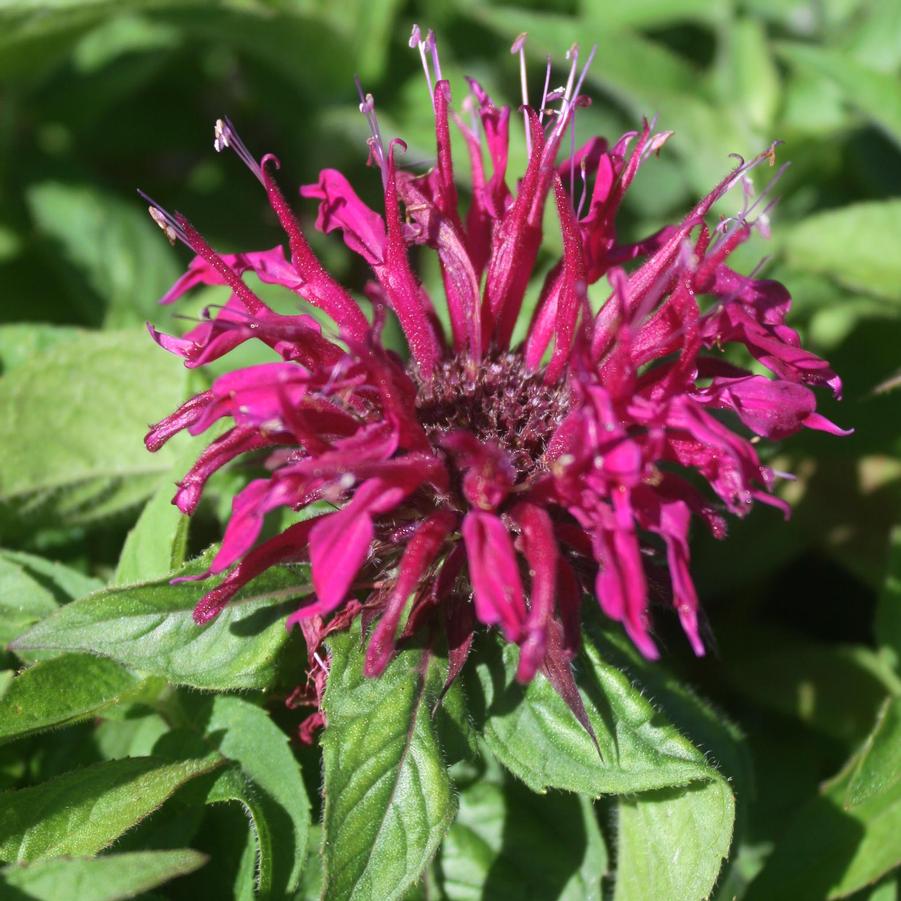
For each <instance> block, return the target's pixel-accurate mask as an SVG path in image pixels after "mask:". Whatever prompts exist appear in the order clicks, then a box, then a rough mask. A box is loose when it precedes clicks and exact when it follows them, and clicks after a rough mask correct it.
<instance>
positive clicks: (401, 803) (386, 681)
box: [322, 630, 456, 901]
mask: <svg viewBox="0 0 901 901" xmlns="http://www.w3.org/2000/svg"><path fill="white" fill-rule="evenodd" d="M329 648H330V651H331V667H330V672H329V679H328V688H327V690H326V695H325V701H324V710H325V714H326V717H327V720H328V726H327V728H326V730H325V734H324V736H323V739H322V754H323V770H324V792H325V813H324V815H323V846H322V853H323V864H324V872H323V884H324V888H323V898H325V899H329V901H337V899H354V901H363V899H372V901H389V899H395V898H400V897H402V896H403V894H404V892H405V891H406V889H408V888H409V887H410V886H411V885H412V884H413V883H414V882H416V880H417V879H418V878H419V876H420V874H421V873H422V871H423V870H424V869H425V866H426V864H427V863H428V861H429V859H430V858H431V856H432V855H433V854H434V853H435V850H436V849H437V847H438V845H439V843H440V842H441V839H442V838H443V836H444V833H445V832H446V831H447V828H448V827H449V826H450V824H451V821H452V820H453V818H454V813H455V810H456V805H455V803H454V798H453V792H452V790H451V785H450V780H449V778H448V775H447V772H446V770H445V767H444V764H443V762H442V760H441V754H440V751H439V748H438V744H437V742H436V740H435V734H434V730H433V728H432V722H431V715H430V706H431V703H432V702H433V701H434V700H435V698H436V696H437V694H438V692H439V691H440V690H441V686H442V683H443V673H442V672H441V670H442V669H445V670H446V667H443V668H442V667H441V666H439V665H438V663H437V661H436V660H434V659H433V658H432V656H431V652H430V651H428V650H422V649H409V650H405V651H402V652H401V653H400V654H398V656H397V657H396V659H395V660H394V661H392V663H391V664H390V665H389V667H388V668H387V669H386V670H385V672H384V673H383V674H382V675H381V676H380V677H379V678H377V679H367V678H366V677H365V676H364V675H363V658H364V652H363V649H362V645H361V640H360V633H359V630H355V631H354V633H352V634H347V633H345V634H336V635H333V636H332V637H331V638H330V639H329Z"/></svg>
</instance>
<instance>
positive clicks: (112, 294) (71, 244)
mask: <svg viewBox="0 0 901 901" xmlns="http://www.w3.org/2000/svg"><path fill="white" fill-rule="evenodd" d="M27 197H28V203H29V206H30V208H31V213H32V216H33V217H34V220H35V222H36V224H37V226H38V228H39V229H40V231H42V232H43V233H44V234H45V235H49V236H50V237H51V238H53V240H54V241H55V242H56V243H57V244H59V245H60V247H61V248H62V258H63V259H65V260H66V261H67V262H69V263H70V264H72V265H73V266H75V267H76V269H77V270H78V271H79V272H80V273H81V275H82V276H83V278H84V282H85V283H86V284H87V285H88V286H89V287H90V289H92V291H93V293H94V295H95V303H96V304H97V305H98V306H99V307H100V308H101V309H103V308H104V307H105V315H104V317H103V318H104V324H106V325H107V326H112V327H122V326H127V325H132V324H134V323H141V322H144V320H146V319H147V318H148V317H149V316H151V315H152V314H153V312H154V308H155V306H156V302H157V300H158V299H159V298H160V297H162V295H163V294H165V292H166V291H167V290H168V288H169V286H170V285H171V284H172V283H173V282H174V281H175V279H176V278H177V277H178V275H179V266H178V265H177V262H176V258H175V253H174V252H173V250H172V248H171V247H169V245H168V244H167V243H166V241H165V240H163V239H162V236H161V235H160V231H159V229H158V228H157V226H156V225H155V224H154V223H153V221H152V220H151V218H150V216H148V215H147V213H146V209H145V207H144V204H143V203H141V202H137V201H136V202H126V201H125V200H124V199H123V198H120V197H117V196H115V195H110V194H106V193H105V192H104V191H102V190H101V189H99V188H98V187H97V185H71V184H61V183H58V182H43V183H41V184H37V185H34V186H32V187H31V188H30V189H29V190H28V195H27ZM80 287H81V285H80V283H79V284H76V286H75V289H76V291H78V290H79V288H80Z"/></svg>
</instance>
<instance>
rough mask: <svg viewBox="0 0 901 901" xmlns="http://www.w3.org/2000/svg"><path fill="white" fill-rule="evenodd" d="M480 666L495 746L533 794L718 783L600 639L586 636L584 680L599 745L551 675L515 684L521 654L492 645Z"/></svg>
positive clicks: (488, 735) (580, 673)
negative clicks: (613, 662) (610, 656)
mask: <svg viewBox="0 0 901 901" xmlns="http://www.w3.org/2000/svg"><path fill="white" fill-rule="evenodd" d="M486 645H487V646H486V648H485V651H486V653H484V654H483V655H482V656H481V659H480V662H479V665H478V667H477V673H478V679H479V683H480V685H481V688H482V695H483V697H482V699H481V702H482V704H483V705H484V707H483V711H480V712H479V713H477V714H476V719H477V721H479V720H480V719H481V720H482V721H483V723H484V726H483V732H484V736H485V740H486V742H487V744H488V747H489V749H490V750H491V751H492V752H493V753H494V754H495V755H496V756H497V758H498V760H500V761H501V763H503V765H504V766H505V767H507V769H509V770H510V771H511V772H512V773H514V774H515V775H516V776H518V777H519V778H520V779H522V780H523V782H525V783H526V785H528V786H529V787H530V788H531V789H532V790H533V791H537V792H543V791H545V790H547V789H548V788H561V789H564V790H566V791H573V792H578V793H580V794H585V795H590V796H591V797H599V796H600V795H606V794H616V795H620V794H629V793H634V792H641V791H649V790H652V789H658V788H669V787H674V786H684V785H688V784H689V783H691V782H697V781H701V782H707V781H709V780H710V779H718V778H719V775H718V773H717V771H716V770H715V769H713V768H712V767H710V766H709V765H708V764H707V761H706V760H705V759H704V755H703V754H702V753H701V752H700V751H698V750H697V748H695V747H694V745H692V744H691V742H689V741H688V740H687V739H686V738H684V737H683V736H682V735H681V734H680V733H679V731H678V730H677V729H676V728H675V727H674V726H673V725H672V724H671V723H670V722H668V721H667V720H666V719H665V718H664V717H663V716H661V715H660V713H659V712H658V711H657V709H656V708H655V707H654V705H653V704H652V703H651V702H650V700H648V698H646V697H645V696H644V694H643V693H642V691H641V688H640V686H637V685H635V684H633V682H632V680H631V679H630V678H629V677H628V676H627V675H626V674H625V673H624V672H623V671H622V670H621V669H620V668H619V667H617V666H613V665H611V664H610V663H609V662H607V656H608V648H607V646H606V644H605V643H603V642H602V641H601V640H600V639H595V638H591V639H586V641H585V648H584V651H583V653H582V655H581V656H580V658H579V662H578V666H577V679H578V684H579V689H580V694H581V696H582V700H583V703H584V704H585V709H586V712H587V714H588V719H589V721H590V722H591V725H592V728H593V729H594V732H595V735H596V736H597V740H598V746H599V747H600V754H599V753H598V748H596V747H595V745H594V743H593V742H592V740H591V736H590V735H589V734H588V733H587V732H586V731H585V729H584V728H583V727H582V726H581V724H580V723H579V722H578V720H577V719H576V717H575V716H574V715H573V713H572V711H571V710H570V709H569V707H568V706H567V704H566V702H565V701H564V700H563V699H562V698H561V697H560V695H558V694H557V692H556V691H555V690H554V688H553V686H552V685H551V684H550V682H549V681H548V680H547V679H546V678H545V677H544V675H542V674H539V675H537V676H536V677H535V678H534V679H533V680H532V682H531V683H529V685H528V686H525V687H523V686H521V685H520V684H519V683H518V682H517V681H516V667H517V651H516V649H515V648H514V647H512V646H510V645H509V644H506V643H505V644H504V646H503V647H502V648H501V647H499V646H498V643H497V642H487V643H486Z"/></svg>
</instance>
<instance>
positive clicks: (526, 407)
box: [416, 353, 571, 482]
mask: <svg viewBox="0 0 901 901" xmlns="http://www.w3.org/2000/svg"><path fill="white" fill-rule="evenodd" d="M416 381H417V386H418V391H417V396H416V410H417V417H418V419H419V421H420V422H421V423H422V425H423V427H424V428H425V431H426V433H427V434H428V436H429V438H430V439H431V440H432V441H433V442H435V444H436V447H437V445H438V441H439V440H440V439H441V438H442V437H443V436H445V435H447V434H448V433H449V432H452V431H454V430H457V429H464V430H465V431H467V432H470V433H471V434H472V435H474V436H475V437H476V438H477V439H478V440H479V441H481V442H487V443H490V442H493V443H495V444H497V445H498V446H499V447H500V448H502V449H503V450H505V451H506V452H507V453H508V454H509V455H510V461H511V463H512V464H513V466H514V468H515V470H516V476H517V479H516V480H517V482H522V481H524V480H526V479H528V478H529V477H530V476H532V475H533V474H534V473H535V472H536V471H540V470H541V469H543V468H544V452H545V450H546V448H547V444H548V441H549V440H550V438H551V436H552V435H553V434H554V431H555V429H556V428H557V426H558V425H559V424H560V422H561V421H562V419H563V417H564V416H565V415H566V413H567V412H568V411H569V408H570V405H571V392H570V389H569V387H568V386H567V385H566V383H565V382H560V383H557V384H553V385H547V384H545V382H544V377H543V373H541V372H535V371H530V370H528V369H526V366H525V361H524V360H523V358H522V355H521V354H519V353H499V354H498V353H496V354H493V355H491V356H489V357H487V358H486V359H484V360H482V361H481V362H480V363H476V362H474V361H473V360H472V359H470V358H468V357H465V356H457V357H453V358H451V359H449V360H445V361H443V362H441V363H440V364H439V365H438V366H437V367H436V370H435V372H434V374H433V375H432V376H431V377H430V378H428V379H427V380H425V381H421V380H418V379H417V380H416Z"/></svg>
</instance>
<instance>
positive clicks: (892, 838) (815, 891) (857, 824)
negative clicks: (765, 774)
mask: <svg viewBox="0 0 901 901" xmlns="http://www.w3.org/2000/svg"><path fill="white" fill-rule="evenodd" d="M892 716H893V719H894V721H895V725H893V726H891V728H890V731H891V732H892V733H894V734H893V735H892V736H889V735H888V734H886V736H885V738H890V737H891V738H893V739H894V742H895V743H897V740H898V739H897V725H896V714H894V713H893V714H892ZM884 722H885V721H884V720H882V721H881V722H880V724H878V725H877V728H876V733H877V734H878V733H879V732H880V731H881V729H883V728H885V726H884V725H883V724H884ZM880 743H881V742H880ZM873 746H874V745H873V743H871V742H870V741H869V740H868V742H867V745H866V746H865V749H864V752H863V753H864V754H867V753H868V749H870V748H872V747H873ZM896 757H897V749H889V748H887V747H882V748H881V750H880V751H879V752H877V759H874V761H872V762H871V763H870V764H869V765H866V768H867V770H868V771H869V772H868V776H867V777H865V778H863V779H862V780H860V773H861V770H860V767H861V764H862V763H863V760H862V759H861V755H855V757H853V758H852V759H851V760H850V761H849V763H848V765H846V766H845V768H844V769H843V770H842V772H841V773H839V775H838V776H836V777H835V779H833V780H832V781H831V782H829V783H827V784H826V785H825V786H824V787H823V788H822V790H821V792H820V794H819V795H818V796H817V797H815V798H813V799H812V800H811V801H809V802H808V803H807V804H805V805H804V806H803V807H802V808H801V809H800V810H799V811H798V813H797V815H796V816H795V817H793V818H792V820H791V821H790V822H789V824H788V827H787V828H786V831H785V834H784V835H783V836H782V837H781V839H780V840H779V841H778V842H777V844H776V848H775V851H774V852H773V854H772V856H771V857H770V858H769V859H768V860H767V862H766V865H765V866H764V868H763V870H762V871H761V872H760V875H759V876H758V877H757V878H756V879H755V880H754V881H753V882H752V883H751V885H750V887H749V890H748V894H747V895H746V901H821V899H823V898H827V899H828V898H844V897H846V896H847V895H850V894H852V893H854V892H856V891H858V890H860V889H862V888H864V887H865V886H867V885H870V884H872V883H874V882H876V880H877V879H879V878H880V877H881V876H883V875H884V874H885V873H888V872H889V871H891V870H892V869H894V868H895V867H897V866H898V865H899V864H901V780H899V779H897V772H895V774H894V776H891V777H890V778H888V779H887V780H885V779H884V777H886V776H887V775H890V774H886V773H884V772H881V768H882V766H883V765H885V764H889V765H890V762H891V759H892V758H896ZM864 759H865V758H864ZM877 770H879V771H880V772H878V777H877V778H876V779H875V781H874V780H873V779H872V777H873V776H874V775H877V773H876V771H877ZM856 779H857V780H859V781H857V782H855V780H856ZM879 785H882V786H884V787H885V790H884V791H878V790H876V789H877V786H879ZM855 786H856V788H857V789H858V790H860V789H864V791H863V793H862V794H861V795H860V797H861V800H860V803H858V804H855V805H854V806H847V802H846V799H848V798H849V796H851V795H852V794H853V790H852V789H853V787H855ZM874 790H875V793H874Z"/></svg>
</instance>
